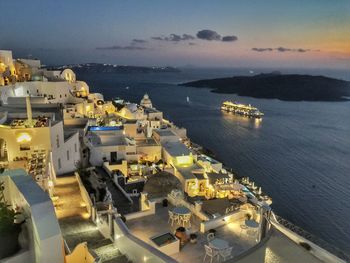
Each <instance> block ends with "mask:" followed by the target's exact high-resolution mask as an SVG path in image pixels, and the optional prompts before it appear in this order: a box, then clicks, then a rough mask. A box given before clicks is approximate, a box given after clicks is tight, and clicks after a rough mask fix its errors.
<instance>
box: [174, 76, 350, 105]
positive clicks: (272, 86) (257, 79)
mask: <svg viewBox="0 0 350 263" xmlns="http://www.w3.org/2000/svg"><path fill="white" fill-rule="evenodd" d="M180 86H187V87H196V88H210V89H212V92H215V93H227V94H237V95H239V96H248V97H254V98H265V99H279V100H285V101H344V100H348V99H349V97H350V82H349V81H344V80H339V79H334V78H329V77H325V76H311V75H297V74H287V75H283V74H281V73H280V72H272V73H268V74H258V75H255V76H237V77H230V78H218V79H204V80H198V81H192V82H187V83H183V84H180Z"/></svg>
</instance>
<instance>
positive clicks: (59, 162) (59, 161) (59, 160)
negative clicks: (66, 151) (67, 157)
mask: <svg viewBox="0 0 350 263" xmlns="http://www.w3.org/2000/svg"><path fill="white" fill-rule="evenodd" d="M61 168H62V165H61V159H60V158H58V170H61Z"/></svg>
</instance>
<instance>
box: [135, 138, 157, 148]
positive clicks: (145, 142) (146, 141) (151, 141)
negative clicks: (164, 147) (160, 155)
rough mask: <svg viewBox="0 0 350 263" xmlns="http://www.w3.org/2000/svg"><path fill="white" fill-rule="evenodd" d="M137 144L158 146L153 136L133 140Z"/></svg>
mask: <svg viewBox="0 0 350 263" xmlns="http://www.w3.org/2000/svg"><path fill="white" fill-rule="evenodd" d="M135 141H136V145H137V146H158V144H157V142H156V141H155V140H154V139H153V138H147V139H141V140H135Z"/></svg>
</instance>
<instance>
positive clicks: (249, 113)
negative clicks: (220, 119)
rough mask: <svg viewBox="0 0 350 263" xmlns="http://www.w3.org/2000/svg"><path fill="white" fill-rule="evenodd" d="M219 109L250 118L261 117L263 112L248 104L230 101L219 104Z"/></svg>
mask: <svg viewBox="0 0 350 263" xmlns="http://www.w3.org/2000/svg"><path fill="white" fill-rule="evenodd" d="M221 110H224V111H228V112H232V113H234V114H238V115H243V116H246V117H251V118H262V116H264V113H262V112H260V111H259V110H258V109H257V108H255V107H253V106H252V105H250V104H248V105H246V104H240V103H237V102H231V101H225V102H223V103H222V105H221Z"/></svg>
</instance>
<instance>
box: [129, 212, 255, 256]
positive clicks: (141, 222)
mask: <svg viewBox="0 0 350 263" xmlns="http://www.w3.org/2000/svg"><path fill="white" fill-rule="evenodd" d="M169 208H170V209H171V207H169ZM242 223H243V222H235V223H229V224H227V225H225V226H223V227H219V228H216V230H217V237H218V238H220V239H224V240H226V241H228V242H229V244H230V246H232V247H233V252H232V256H237V255H239V254H241V253H242V252H244V251H246V250H247V249H249V248H250V247H252V246H253V245H255V244H256V241H255V237H252V236H249V235H247V234H246V233H245V232H242V233H241V228H240V225H241V224H242ZM126 224H127V226H128V227H129V229H130V231H131V233H132V234H133V235H135V236H136V237H138V238H140V239H141V240H143V241H144V242H146V243H149V244H151V245H152V243H151V241H150V237H153V236H155V235H159V234H162V233H165V232H171V233H174V232H175V230H176V228H177V227H178V226H177V225H174V226H171V224H170V223H168V208H164V207H161V206H157V209H156V214H155V215H150V216H145V217H142V218H138V219H134V220H129V221H127V222H126ZM199 224H200V221H199V220H198V219H195V220H193V219H192V227H191V228H190V229H189V232H190V233H196V234H197V235H198V238H197V243H196V244H191V243H187V244H186V245H185V246H184V247H183V248H182V249H181V250H180V252H179V253H176V254H173V255H170V256H171V257H173V258H174V259H175V260H177V261H179V262H184V263H185V262H190V263H195V262H202V261H203V258H204V255H205V251H204V244H207V240H206V234H207V233H204V234H202V233H200V232H199ZM206 261H207V262H209V261H208V259H207V260H206Z"/></svg>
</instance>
